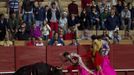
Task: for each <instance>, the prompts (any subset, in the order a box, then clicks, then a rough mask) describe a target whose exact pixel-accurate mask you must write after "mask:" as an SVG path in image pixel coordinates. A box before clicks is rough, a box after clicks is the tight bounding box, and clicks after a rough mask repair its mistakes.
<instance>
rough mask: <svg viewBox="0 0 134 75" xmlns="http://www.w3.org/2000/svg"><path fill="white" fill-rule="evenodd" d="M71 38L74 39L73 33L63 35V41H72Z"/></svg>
mask: <svg viewBox="0 0 134 75" xmlns="http://www.w3.org/2000/svg"><path fill="white" fill-rule="evenodd" d="M73 38H75V34H74V33H66V34H65V35H64V40H72V39H73Z"/></svg>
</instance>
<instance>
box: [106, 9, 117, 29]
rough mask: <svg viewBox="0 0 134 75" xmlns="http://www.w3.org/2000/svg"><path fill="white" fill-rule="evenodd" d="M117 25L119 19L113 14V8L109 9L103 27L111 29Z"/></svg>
mask: <svg viewBox="0 0 134 75" xmlns="http://www.w3.org/2000/svg"><path fill="white" fill-rule="evenodd" d="M117 26H119V19H118V17H117V16H116V15H115V10H114V9H111V13H110V15H109V16H108V17H107V18H106V22H105V27H106V29H107V30H108V31H113V30H114V29H115V28H116V27H117Z"/></svg>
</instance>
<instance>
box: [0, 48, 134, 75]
mask: <svg viewBox="0 0 134 75" xmlns="http://www.w3.org/2000/svg"><path fill="white" fill-rule="evenodd" d="M110 47H111V51H110V55H109V56H110V60H111V64H112V65H113V66H114V68H116V69H134V59H133V56H134V45H111V46H110ZM90 50H91V49H90V46H89V45H84V46H62V47H59V46H44V47H33V46H13V47H0V72H10V71H15V70H17V69H19V68H20V67H22V66H24V65H29V64H33V63H37V62H46V63H49V64H51V65H54V66H61V65H62V64H63V63H62V61H61V59H60V54H61V53H63V52H65V51H68V52H76V53H78V54H80V55H81V56H82V58H83V61H84V62H85V64H86V65H87V66H88V67H89V68H92V63H91V60H89V59H88V58H87V57H88V56H90V55H88V56H86V55H87V54H90ZM67 65H68V64H66V65H65V66H67ZM125 72H126V71H125V70H124V71H118V75H125ZM127 75H134V71H127Z"/></svg>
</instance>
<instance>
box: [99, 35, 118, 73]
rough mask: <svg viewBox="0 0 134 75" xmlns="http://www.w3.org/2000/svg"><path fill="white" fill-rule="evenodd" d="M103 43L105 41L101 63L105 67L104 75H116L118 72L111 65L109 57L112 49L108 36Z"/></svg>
mask: <svg viewBox="0 0 134 75" xmlns="http://www.w3.org/2000/svg"><path fill="white" fill-rule="evenodd" d="M102 43H103V46H102V51H101V53H102V55H103V63H102V65H101V67H102V69H103V73H104V75H116V72H115V70H114V68H113V67H112V66H111V64H110V60H109V57H108V54H109V51H110V47H109V43H110V40H109V38H108V37H107V38H106V39H103V41H102Z"/></svg>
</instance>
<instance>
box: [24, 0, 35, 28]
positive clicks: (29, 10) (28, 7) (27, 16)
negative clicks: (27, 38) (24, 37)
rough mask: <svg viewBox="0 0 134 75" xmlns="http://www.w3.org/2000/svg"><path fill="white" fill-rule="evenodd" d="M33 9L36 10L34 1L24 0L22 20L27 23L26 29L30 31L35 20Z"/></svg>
mask: <svg viewBox="0 0 134 75" xmlns="http://www.w3.org/2000/svg"><path fill="white" fill-rule="evenodd" d="M33 8H34V4H33V1H31V0H24V1H23V5H22V15H23V16H22V18H23V21H24V22H25V23H26V25H27V26H26V28H27V29H30V27H31V25H32V23H33V20H34V18H33V17H34V16H33Z"/></svg>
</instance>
